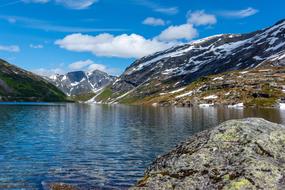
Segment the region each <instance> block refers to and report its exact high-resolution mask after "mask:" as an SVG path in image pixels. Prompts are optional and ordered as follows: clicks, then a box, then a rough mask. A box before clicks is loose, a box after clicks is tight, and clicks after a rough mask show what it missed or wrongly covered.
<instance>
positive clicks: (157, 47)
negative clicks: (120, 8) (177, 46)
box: [55, 33, 173, 58]
mask: <svg viewBox="0 0 285 190" xmlns="http://www.w3.org/2000/svg"><path fill="white" fill-rule="evenodd" d="M55 44H57V45H59V46H60V47H61V48H64V49H67V50H70V51H77V52H92V53H93V54H95V55H97V56H108V57H121V58H140V57H143V56H146V55H149V54H152V53H155V52H157V51H161V50H165V49H167V48H169V47H171V46H172V45H173V43H166V42H160V41H158V40H156V39H145V38H144V37H143V36H140V35H137V34H131V35H127V34H122V35H119V36H113V35H111V34H108V33H104V34H99V35H97V36H91V35H84V34H81V33H77V34H71V35H68V36H66V37H65V38H63V39H61V40H57V41H56V42H55Z"/></svg>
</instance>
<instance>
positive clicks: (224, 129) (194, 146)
mask: <svg viewBox="0 0 285 190" xmlns="http://www.w3.org/2000/svg"><path fill="white" fill-rule="evenodd" d="M132 189H285V127H284V126H282V125H278V124H273V123H271V122H268V121H265V120H263V119H253V118H251V119H244V120H232V121H228V122H225V123H223V124H221V125H220V126H218V127H216V128H214V129H212V130H209V131H204V132H201V133H199V134H197V135H195V136H194V137H192V138H191V139H189V140H188V141H186V142H184V143H182V144H181V145H179V146H178V147H177V148H176V149H175V150H173V151H171V152H170V153H168V154H166V155H164V156H162V157H160V158H158V159H157V160H156V161H155V162H154V163H153V164H152V165H151V166H150V167H149V168H148V169H147V171H146V173H145V177H144V178H143V179H142V180H141V181H139V182H138V184H137V185H136V187H134V188H132Z"/></svg>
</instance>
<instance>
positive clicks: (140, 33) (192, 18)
mask: <svg viewBox="0 0 285 190" xmlns="http://www.w3.org/2000/svg"><path fill="white" fill-rule="evenodd" d="M284 7H285V2H284V1H281V0H271V1H270V3H268V1H267V0H238V1H236V0H215V1H213V0H15V1H14V0H0V9H1V11H0V28H1V30H0V58H2V59H6V60H7V61H9V62H11V63H13V64H15V65H17V66H19V67H22V68H25V69H27V70H30V71H33V72H36V73H38V74H46V75H49V74H53V73H55V72H57V73H64V72H68V71H73V70H86V71H88V70H92V69H100V70H103V71H106V72H108V73H111V74H114V75H118V74H120V73H122V72H123V71H124V69H125V68H126V67H127V66H129V65H130V64H131V63H132V62H133V61H134V60H135V59H137V58H140V57H142V56H145V55H148V54H151V53H154V52H156V51H160V50H164V49H166V48H169V47H171V46H173V45H177V44H180V43H184V42H190V41H192V40H195V39H199V38H203V37H207V36H210V35H215V34H221V33H245V32H251V31H254V30H257V29H262V28H264V27H267V26H270V25H272V24H274V23H275V22H277V21H279V20H281V19H284V18H285V12H284V10H283V9H284Z"/></svg>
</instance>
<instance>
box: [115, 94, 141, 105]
mask: <svg viewBox="0 0 285 190" xmlns="http://www.w3.org/2000/svg"><path fill="white" fill-rule="evenodd" d="M138 100H139V98H138V97H135V96H127V97H125V98H123V99H121V100H120V101H119V103H120V104H136V102H137V101H138Z"/></svg>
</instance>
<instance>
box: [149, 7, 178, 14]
mask: <svg viewBox="0 0 285 190" xmlns="http://www.w3.org/2000/svg"><path fill="white" fill-rule="evenodd" d="M154 11H156V12H159V13H164V14H169V15H175V14H177V13H178V12H179V10H178V8H177V7H168V8H156V9H154Z"/></svg>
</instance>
